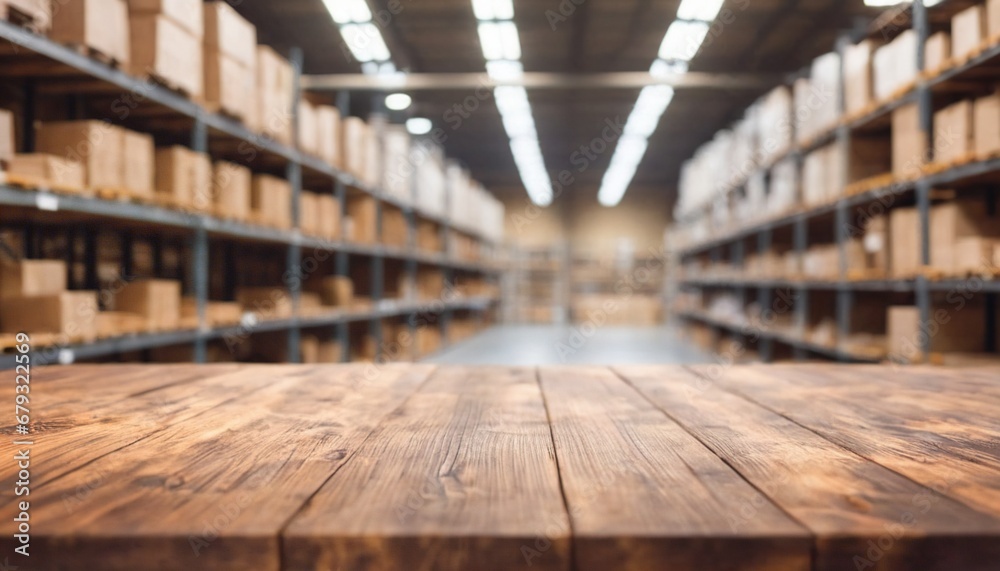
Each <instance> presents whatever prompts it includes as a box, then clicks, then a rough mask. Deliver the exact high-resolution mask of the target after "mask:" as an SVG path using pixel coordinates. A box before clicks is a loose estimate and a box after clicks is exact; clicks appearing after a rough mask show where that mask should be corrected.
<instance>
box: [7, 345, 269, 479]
mask: <svg viewBox="0 0 1000 571" xmlns="http://www.w3.org/2000/svg"><path fill="white" fill-rule="evenodd" d="M66 371H71V374H69V376H64V375H60V374H56V375H52V379H51V380H50V375H49V369H35V370H34V374H33V375H32V377H31V385H30V386H31V392H30V393H28V396H29V397H30V399H31V400H30V403H29V409H30V410H31V411H32V412H31V421H32V422H31V424H30V430H31V433H30V434H29V435H28V436H29V438H27V439H24V438H21V437H17V438H15V434H14V430H15V427H14V426H13V425H8V426H5V427H4V428H3V429H0V433H2V434H3V435H4V437H5V438H3V439H2V440H0V456H2V457H4V458H10V457H12V456H13V455H14V453H15V451H16V449H17V448H18V446H16V445H14V444H13V441H14V440H19V441H20V440H28V441H31V442H34V444H33V445H32V453H33V454H35V456H36V457H39V458H45V462H39V463H36V464H35V466H34V469H33V470H32V482H33V484H34V485H35V486H41V485H44V484H45V483H47V482H49V481H51V480H53V479H56V478H59V477H61V476H63V475H65V474H67V473H69V472H72V471H73V470H75V469H76V468H78V467H80V466H82V465H84V464H86V463H88V462H91V461H93V460H94V459H95V458H99V457H101V456H102V455H104V454H108V453H110V452H113V451H115V450H118V449H119V448H122V447H123V446H127V445H129V444H131V443H133V442H136V441H137V440H140V439H142V438H145V437H146V436H148V435H150V434H152V433H154V432H156V431H158V430H162V429H163V428H166V427H167V426H170V425H171V424H173V423H176V422H180V421H182V420H184V419H187V418H191V417H193V416H196V415H198V414H200V413H202V412H204V411H206V410H208V409H210V408H212V407H214V406H216V405H218V404H219V403H221V402H223V401H225V400H229V399H232V398H234V397H235V396H236V395H237V392H236V391H237V390H238V389H243V390H254V387H250V386H247V385H246V384H244V383H243V382H242V381H241V379H242V376H241V375H240V374H239V373H238V371H239V368H238V367H235V366H232V365H221V366H213V367H206V368H198V367H196V366H193V365H179V366H170V367H162V368H157V369H156V373H155V374H149V369H148V368H147V369H142V368H140V367H136V366H114V365H112V366H99V367H80V368H75V367H74V368H67V369H66ZM227 375H230V376H228V377H227ZM196 382H201V383H203V384H204V385H205V386H204V387H203V388H199V387H192V386H191V385H192V384H195V383H196ZM3 393H4V396H5V397H7V395H8V394H9V401H8V402H13V401H14V386H13V384H8V385H6V387H5V389H4V390H3ZM16 472H17V471H16V470H14V467H13V465H7V466H0V486H3V489H8V490H9V489H13V485H14V481H15V480H16V479H17V474H16Z"/></svg>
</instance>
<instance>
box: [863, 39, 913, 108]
mask: <svg viewBox="0 0 1000 571" xmlns="http://www.w3.org/2000/svg"><path fill="white" fill-rule="evenodd" d="M916 53H917V34H916V32H915V31H913V30H907V31H905V32H903V33H902V34H900V35H899V36H898V37H897V38H896V39H895V40H893V41H891V42H889V43H888V44H886V45H884V46H882V47H880V48H879V49H878V50H876V52H875V57H874V59H873V62H874V78H875V100H876V101H879V102H881V101H886V100H888V99H890V98H892V97H893V96H896V95H898V94H899V92H901V91H902V90H903V89H904V88H906V87H908V86H910V85H912V84H913V82H914V81H915V80H916V79H917V56H916Z"/></svg>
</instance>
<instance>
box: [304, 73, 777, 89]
mask: <svg viewBox="0 0 1000 571" xmlns="http://www.w3.org/2000/svg"><path fill="white" fill-rule="evenodd" d="M783 79H784V78H783V77H782V76H780V75H773V74H744V73H708V72H696V71H689V72H687V73H684V74H676V75H671V76H666V77H653V76H652V75H650V73H649V72H647V71H625V72H610V73H543V72H526V73H524V74H523V75H522V77H521V78H519V79H517V80H512V81H494V80H492V79H490V77H489V76H488V75H487V74H485V73H412V74H406V75H403V74H400V75H398V76H373V75H365V74H331V75H306V76H303V77H302V87H303V88H304V89H312V90H333V91H397V90H399V91H450V90H474V89H479V88H481V87H484V88H493V87H499V86H507V85H510V86H517V87H524V88H526V89H588V90H595V89H641V88H643V87H646V86H650V85H669V86H671V87H674V88H675V89H724V90H726V89H749V90H759V89H766V88H769V87H773V86H774V85H776V84H777V83H780V82H781V81H782V80H783Z"/></svg>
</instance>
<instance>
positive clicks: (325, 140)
mask: <svg viewBox="0 0 1000 571" xmlns="http://www.w3.org/2000/svg"><path fill="white" fill-rule="evenodd" d="M316 129H317V131H318V141H317V143H318V147H317V149H316V150H317V153H318V154H319V157H320V158H321V159H323V160H324V161H326V163H328V164H330V165H333V166H335V167H338V168H340V167H341V165H342V161H341V156H340V111H338V110H337V108H336V107H331V106H329V105H317V106H316Z"/></svg>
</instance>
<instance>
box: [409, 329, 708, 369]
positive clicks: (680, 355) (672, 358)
mask: <svg viewBox="0 0 1000 571" xmlns="http://www.w3.org/2000/svg"><path fill="white" fill-rule="evenodd" d="M588 333H589V334H588ZM426 362H428V363H438V364H445V365H512V366H530V365H673V364H697V363H710V362H711V357H710V356H709V355H708V354H707V353H705V352H704V351H702V350H701V349H698V348H697V347H694V346H692V345H690V344H688V343H687V342H685V341H683V340H682V339H680V338H679V337H678V336H677V334H676V332H675V331H674V330H672V329H670V328H667V327H650V328H638V327H602V328H598V329H596V330H589V331H587V332H585V331H581V330H580V329H578V328H575V327H571V326H558V325H552V326H548V325H517V326H514V325H505V326H498V327H494V328H491V329H488V330H486V331H484V332H482V333H480V334H479V335H477V336H475V337H473V338H471V339H469V340H467V341H464V342H462V343H459V344H457V345H455V346H454V347H451V348H450V349H448V350H447V351H443V352H441V353H438V354H436V355H434V356H432V357H430V358H429V359H427V360H426Z"/></svg>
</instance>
